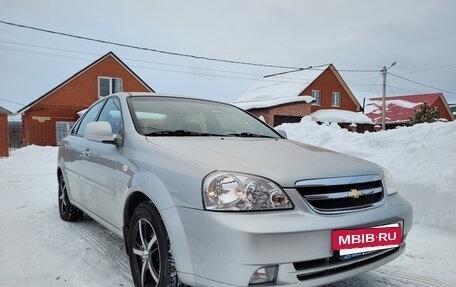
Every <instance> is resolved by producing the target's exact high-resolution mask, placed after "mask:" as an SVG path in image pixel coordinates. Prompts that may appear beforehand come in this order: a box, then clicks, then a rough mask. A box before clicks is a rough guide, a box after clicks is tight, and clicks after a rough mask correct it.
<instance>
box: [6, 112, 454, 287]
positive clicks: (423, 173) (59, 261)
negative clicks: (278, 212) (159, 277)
mask: <svg viewBox="0 0 456 287" xmlns="http://www.w3.org/2000/svg"><path fill="white" fill-rule="evenodd" d="M281 128H282V129H284V130H286V131H287V132H288V135H289V138H290V139H293V140H298V141H302V142H306V143H311V144H315V145H319V146H322V147H325V148H328V149H333V150H337V151H341V152H344V153H348V154H352V155H356V156H359V157H362V158H366V159H368V160H371V161H374V162H377V163H379V164H381V165H383V166H384V167H386V168H387V169H389V170H390V171H391V173H392V174H393V176H394V177H395V179H396V183H397V185H398V187H399V188H400V190H401V194H402V195H403V196H405V197H406V198H407V199H408V200H410V201H411V202H412V204H413V205H414V215H415V225H414V227H413V229H412V231H411V232H410V234H409V236H408V238H407V243H408V248H407V251H406V252H405V254H404V255H402V256H401V257H400V258H398V259H397V260H395V261H393V262H391V263H390V264H388V265H386V266H383V267H381V268H379V269H377V270H374V271H371V272H368V273H365V274H363V275H360V276H358V277H355V278H352V279H349V280H346V281H343V282H339V283H336V284H332V285H330V286H327V287H348V286H363V287H369V286H376V287H377V286H380V287H386V286H399V287H402V286H456V275H455V272H454V270H456V251H455V249H454V245H455V243H456V212H455V211H454V209H453V208H452V206H453V204H454V202H456V191H455V190H454V189H455V188H456V156H455V155H456V144H455V142H456V122H454V123H446V124H444V123H435V124H425V125H418V126H415V127H412V128H402V129H399V130H394V131H387V132H380V133H373V134H363V135H361V134H354V133H349V132H347V131H345V130H341V129H339V128H338V127H335V126H317V125H316V124H315V123H313V122H309V121H306V120H303V121H302V122H301V123H299V124H285V125H282V126H281ZM56 153H57V149H56V148H51V147H46V148H42V147H36V146H31V147H27V148H23V149H20V150H17V151H15V152H14V153H13V154H12V155H11V156H10V157H9V158H5V159H0V198H1V202H0V218H1V221H0V230H1V232H2V235H1V236H0V246H1V247H0V286H1V287H3V286H5V287H6V286H18V287H21V286H27V287H28V286H32V287H33V286H84V287H85V286H91V287H97V286H114V287H115V286H119V287H120V286H133V283H132V280H131V276H130V274H129V272H130V271H129V267H128V258H127V256H126V254H125V251H124V246H123V242H122V240H121V239H119V238H117V237H116V236H115V235H113V234H111V233H110V232H108V231H107V230H106V229H104V228H102V227H101V226H100V225H98V224H97V223H96V222H94V221H92V220H90V219H89V218H85V217H84V219H83V220H82V221H80V222H78V223H67V222H63V221H61V220H60V219H59V216H58V208H57V183H56V175H55V170H56V164H55V162H56Z"/></svg>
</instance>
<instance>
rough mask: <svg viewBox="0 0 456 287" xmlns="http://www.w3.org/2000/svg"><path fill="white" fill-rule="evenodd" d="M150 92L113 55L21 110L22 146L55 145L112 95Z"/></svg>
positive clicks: (97, 62)
mask: <svg viewBox="0 0 456 287" xmlns="http://www.w3.org/2000/svg"><path fill="white" fill-rule="evenodd" d="M123 91H126V92H127V91H135V92H153V90H152V88H151V87H149V86H148V85H147V83H146V82H144V81H143V80H142V79H141V78H139V76H138V75H136V74H135V73H134V72H133V71H132V70H131V69H130V68H129V67H128V66H127V65H126V64H125V63H124V62H122V61H121V60H120V58H118V57H117V56H116V55H115V54H114V53H113V52H109V53H107V54H106V55H104V56H102V57H100V58H99V59H97V60H95V61H94V62H92V63H91V64H90V65H88V66H87V67H85V68H83V69H82V70H80V71H78V72H77V73H76V74H74V75H73V76H71V77H70V78H68V79H67V80H66V81H64V82H63V83H61V84H60V85H58V86H57V87H55V88H53V89H51V90H50V91H49V92H47V93H46V94H44V95H43V96H41V97H39V98H38V99H36V100H35V101H33V102H32V103H30V104H28V105H27V106H25V107H24V108H22V109H20V110H19V111H18V113H20V114H21V115H22V137H23V145H29V144H35V145H41V146H46V145H47V146H55V145H58V144H59V143H60V141H61V139H62V138H63V137H64V136H66V135H67V134H68V133H69V131H70V129H71V127H72V126H73V125H74V123H75V122H76V121H77V119H78V118H79V115H78V111H81V110H84V109H87V108H88V107H89V106H90V105H92V104H93V103H94V102H95V101H97V100H98V99H100V98H102V97H104V96H106V95H108V94H111V93H115V92H123Z"/></svg>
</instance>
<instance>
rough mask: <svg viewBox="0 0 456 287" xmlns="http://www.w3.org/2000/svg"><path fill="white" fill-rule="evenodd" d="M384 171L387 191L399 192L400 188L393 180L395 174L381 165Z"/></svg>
mask: <svg viewBox="0 0 456 287" xmlns="http://www.w3.org/2000/svg"><path fill="white" fill-rule="evenodd" d="M381 170H382V173H383V184H384V185H385V188H386V192H387V193H388V195H393V194H396V193H398V190H397V188H396V185H395V183H394V180H393V176H392V175H391V173H390V172H389V171H388V170H386V169H385V168H383V167H381Z"/></svg>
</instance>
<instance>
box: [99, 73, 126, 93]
mask: <svg viewBox="0 0 456 287" xmlns="http://www.w3.org/2000/svg"><path fill="white" fill-rule="evenodd" d="M122 91H123V87H122V79H120V78H108V77H98V97H100V98H102V97H106V96H107V95H110V94H113V93H118V92H122Z"/></svg>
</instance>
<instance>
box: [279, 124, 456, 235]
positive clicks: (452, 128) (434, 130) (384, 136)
mask: <svg viewBox="0 0 456 287" xmlns="http://www.w3.org/2000/svg"><path fill="white" fill-rule="evenodd" d="M277 129H282V130H285V131H286V132H287V134H288V138H289V139H291V140H295V141H299V142H304V143H308V144H313V145H316V146H320V147H323V148H327V149H331V150H334V151H338V152H342V153H346V154H350V155H354V156H357V157H360V158H364V159H367V160H369V161H372V162H375V163H377V164H380V165H381V166H383V167H385V168H386V169H388V170H389V171H390V172H391V173H392V175H393V177H394V179H395V182H396V185H397V186H398V188H399V190H400V193H401V194H402V195H403V196H404V197H406V198H407V199H408V200H409V201H410V202H411V203H412V204H413V207H414V219H415V223H421V224H426V225H430V226H434V227H438V228H443V229H446V230H451V231H456V212H454V202H456V191H455V187H456V156H455V155H456V144H455V143H456V122H448V123H442V122H437V123H432V124H420V125H415V126H413V127H403V128H399V129H395V130H388V131H382V132H377V133H365V134H358V133H351V132H348V131H347V130H344V129H341V128H340V127H339V126H338V125H337V124H331V125H329V126H325V125H318V124H316V123H315V122H312V121H311V120H310V118H309V117H305V118H303V120H302V121H301V122H300V123H296V124H283V125H281V126H279V127H277Z"/></svg>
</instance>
